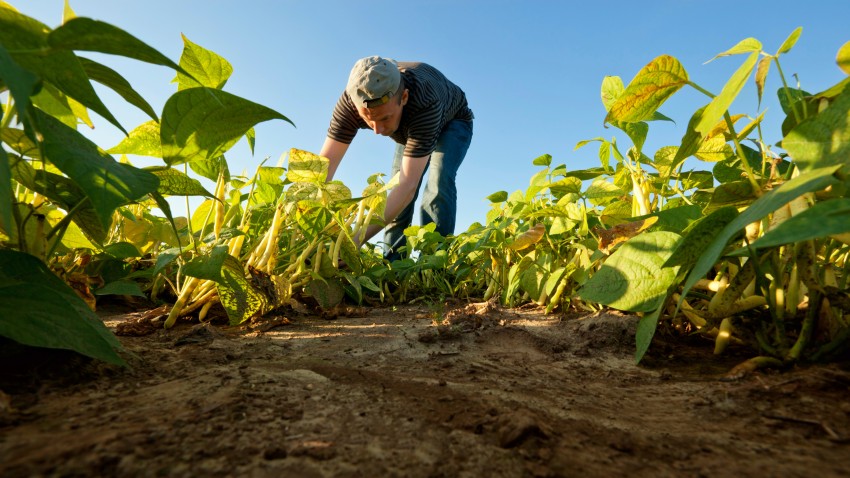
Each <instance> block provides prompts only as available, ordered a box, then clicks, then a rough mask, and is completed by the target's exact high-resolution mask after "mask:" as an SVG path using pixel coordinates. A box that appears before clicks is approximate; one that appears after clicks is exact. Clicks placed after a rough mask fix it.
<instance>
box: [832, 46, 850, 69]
mask: <svg viewBox="0 0 850 478" xmlns="http://www.w3.org/2000/svg"><path fill="white" fill-rule="evenodd" d="M835 62H836V63H837V64H838V68H841V71H843V72H844V74H845V75H850V41H848V42H847V43H845V44H843V45H841V48H839V49H838V54H837V55H836V56H835Z"/></svg>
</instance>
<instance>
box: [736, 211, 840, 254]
mask: <svg viewBox="0 0 850 478" xmlns="http://www.w3.org/2000/svg"><path fill="white" fill-rule="evenodd" d="M845 232H850V199H848V198H836V199H830V200H827V201H820V202H818V203H815V204H814V205H813V206H812V207H810V208H808V209H806V210H805V211H803V212H801V213H799V214H797V215H795V216H792V217H790V218H788V219H787V220H785V221H784V222H782V223H781V224H779V225H778V226H776V227H774V228H773V229H771V230H769V231H767V232H766V233H764V235H763V236H761V237H760V238H758V239H757V240H756V241H755V242H753V243H751V244H750V248H752V249H766V248H769V247H777V246H782V245H785V244H790V243H793V242H800V241H807V240H809V239H820V238H824V237H827V236H831V235H833V234H842V233H845ZM747 253H748V252H747V250H746V249H740V250H738V251H736V253H735V254H734V255H746V254H747Z"/></svg>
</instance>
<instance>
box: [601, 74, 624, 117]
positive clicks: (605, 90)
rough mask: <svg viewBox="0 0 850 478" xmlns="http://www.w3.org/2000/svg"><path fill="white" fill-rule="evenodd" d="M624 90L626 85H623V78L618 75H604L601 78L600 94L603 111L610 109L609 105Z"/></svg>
mask: <svg viewBox="0 0 850 478" xmlns="http://www.w3.org/2000/svg"><path fill="white" fill-rule="evenodd" d="M624 91H626V87H625V86H623V80H622V79H621V78H620V77H619V76H606V77H605V78H603V79H602V91H601V92H600V96H601V97H602V106H604V107H605V111H610V110H611V106H613V105H614V103H615V102H616V101H617V98H619V97H620V95H622V94H623V92H624Z"/></svg>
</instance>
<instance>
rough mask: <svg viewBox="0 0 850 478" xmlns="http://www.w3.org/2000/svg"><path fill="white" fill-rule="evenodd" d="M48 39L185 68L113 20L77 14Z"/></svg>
mask: <svg viewBox="0 0 850 478" xmlns="http://www.w3.org/2000/svg"><path fill="white" fill-rule="evenodd" d="M47 43H48V44H49V45H50V46H51V47H52V48H55V49H57V50H83V51H96V52H98V53H107V54H110V55H120V56H124V57H127V58H132V59H134V60H139V61H144V62H146V63H152V64H154V65H162V66H167V67H169V68H173V69H175V70H177V71H182V68H180V66H179V65H177V64H176V63H174V62H173V61H171V60H169V59H168V57H166V56H165V55H163V54H162V53H160V52H159V51H157V50H155V49H154V48H152V47H150V46H149V45H148V44H147V43H145V42H143V41H141V40H139V39H138V38H136V37H134V36H133V35H130V34H129V33H127V32H125V31H124V30H122V29H120V28H118V27H116V26H114V25H110V24H109V23H105V22H101V21H98V20H92V19H91V18H83V17H77V18H73V19H71V20H69V21H67V22H65V23H64V24H63V25H62V26H60V27H59V28H57V29H55V30H53V31H52V32H50V35H48V36H47Z"/></svg>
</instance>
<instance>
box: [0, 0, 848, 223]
mask: <svg viewBox="0 0 850 478" xmlns="http://www.w3.org/2000/svg"><path fill="white" fill-rule="evenodd" d="M9 3H11V4H12V5H14V6H15V7H17V8H18V9H19V10H20V11H22V12H23V13H24V14H27V15H30V16H32V17H35V18H36V19H38V20H40V21H42V22H43V23H45V24H47V25H48V26H50V27H56V26H58V25H59V24H60V22H61V18H62V8H63V5H64V2H63V0H17V1H16V0H9ZM71 7H72V8H73V9H74V10H75V11H76V13H77V15H78V16H86V17H91V18H95V19H98V20H103V21H106V22H109V23H112V24H114V25H116V26H118V27H120V28H122V29H124V30H126V31H128V32H129V33H131V34H133V35H135V36H136V37H138V38H140V39H141V40H143V41H145V42H146V43H148V44H149V45H151V46H153V47H154V48H156V49H158V50H159V51H160V52H162V53H164V54H165V55H167V56H168V57H170V58H172V59H173V60H175V61H177V60H178V59H179V57H180V53H181V51H182V49H183V42H182V40H181V38H180V34H181V33H182V34H184V35H186V37H188V38H189V39H190V40H191V41H193V42H195V43H197V44H199V45H201V46H203V47H205V48H208V49H210V50H212V51H215V52H216V53H218V54H220V55H222V56H223V57H225V58H226V59H228V60H229V61H230V62H231V63H232V65H233V68H234V73H233V76H232V77H231V79H230V80H229V82H228V83H227V86H226V87H225V89H226V90H227V91H229V92H231V93H233V94H236V95H239V96H243V97H245V98H247V99H249V100H252V101H254V102H257V103H260V104H263V105H266V106H268V107H271V108H273V109H275V110H277V111H279V112H281V113H283V114H284V115H286V116H287V117H289V118H290V119H291V120H292V121H293V122H294V123H295V125H296V127H295V128H293V127H292V126H291V125H289V124H288V123H285V122H282V121H272V122H267V123H263V124H261V125H259V126H258V127H257V143H256V151H255V154H254V155H253V156H252V155H251V153H250V150H249V149H248V148H247V146H246V145H244V144H237V145H236V146H235V147H234V148H233V149H231V150H230V151H229V152H228V153H227V154H226V156H227V158H228V162H229V164H230V167H231V170H233V171H234V172H241V171H243V170H244V171H250V172H253V170H254V169H255V168H256V166H257V165H258V164H259V162H260V161H262V160H263V159H264V158H265V157H270V158H271V159H270V161H269V163H270V164H275V163H277V161H278V158H280V156H281V154H284V153H286V152H287V151H288V150H289V149H290V148H293V147H294V148H300V149H305V150H309V151H314V152H318V150H319V148H320V147H321V144H322V141H323V140H324V138H325V133H326V131H327V127H328V122H329V119H330V114H331V111H332V109H333V106H334V104H335V103H336V101H337V99H338V97H339V95H340V93H341V92H342V90H343V88H344V87H345V83H346V80H347V78H348V73H349V71H350V69H351V66H352V65H353V63H354V62H355V61H356V60H357V59H359V58H362V57H365V56H370V55H381V56H385V57H389V58H394V59H396V60H400V61H423V62H426V63H430V64H432V65H434V66H436V67H437V68H439V69H441V70H442V71H443V72H444V73H445V74H446V75H447V76H448V77H449V78H450V79H451V80H452V81H454V82H455V83H457V84H458V85H459V86H461V88H463V89H464V91H465V92H466V94H467V97H468V99H469V102H470V106H471V108H472V110H473V111H474V113H475V116H476V120H475V132H474V136H473V140H472V146H471V147H470V149H469V152H468V154H467V157H466V160H465V162H464V164H463V165H462V166H461V169H460V172H459V177H458V189H459V192H458V196H459V197H458V202H459V211H458V221H457V224H458V225H457V231H456V232H461V231H462V230H464V229H465V228H466V227H467V226H468V225H470V224H471V223H473V222H474V221H481V222H484V220H485V214H486V212H487V211H488V210H489V207H490V206H489V203H488V201H487V200H486V199H485V198H486V196H488V195H489V194H491V193H493V192H496V191H499V190H505V191H508V192H511V191H514V190H517V189H525V188H526V187H527V186H528V180H529V179H530V178H531V176H532V175H533V174H534V173H535V172H536V171H537V170H538V168H537V167H536V166H533V165H532V164H531V162H532V160H533V159H534V158H536V157H537V156H539V155H541V154H545V153H548V154H551V155H552V156H553V162H554V164H561V163H564V164H566V166H567V168H568V169H570V170H577V169H585V168H590V167H594V166H597V165H598V164H599V162H598V159H597V148H596V147H595V146H593V145H591V146H588V147H585V148H582V149H580V150H578V151H574V147H575V145H576V143H578V142H579V141H581V140H584V139H590V138H595V137H599V136H603V137H606V138H609V139H610V138H611V137H613V136H617V137H618V142H620V143H621V144H623V145H624V147H623V152H625V149H627V148H628V141H627V140H626V139H625V138H623V137H622V135H621V134H619V133H618V131H617V130H615V129H613V128H607V129H606V128H605V127H604V126H603V123H602V121H603V118H604V116H605V111H604V108H603V107H602V104H601V102H600V99H599V89H600V84H601V82H602V79H603V77H604V76H606V75H616V76H620V77H621V78H622V79H623V81H624V83H628V82H629V80H631V78H632V77H633V76H634V75H635V73H637V72H638V70H640V68H641V67H643V66H644V65H645V64H646V63H648V62H649V61H651V60H652V59H653V58H655V57H657V56H659V55H662V54H668V55H672V56H674V57H676V58H678V59H679V60H680V61H681V63H682V64H683V65H684V67H685V69H686V70H687V71H688V74H689V76H690V78H691V80H692V81H694V82H696V83H697V84H699V85H700V86H702V87H703V88H705V89H707V90H709V91H712V92H714V93H718V92H719V91H720V90H721V88H722V86H723V84H724V83H725V82H726V80H727V79H728V78H729V76H730V75H731V74H732V72H734V71H735V69H736V68H737V67H738V66H739V65H740V63H741V62H742V61H743V58H744V57H742V56H734V57H727V58H720V59H718V60H715V61H713V62H711V63H708V64H705V62H706V61H708V60H709V59H711V58H712V57H713V56H714V55H716V54H717V53H719V52H722V51H724V50H726V49H728V48H730V47H732V46H733V45H735V44H736V43H737V42H738V41H740V40H742V39H744V38H747V37H755V38H757V39H758V40H760V41H761V42H762V43H763V45H764V50H765V51H767V52H769V53H773V52H775V51H776V50H777V48H778V47H779V45H780V44H781V43H782V41H783V40H784V39H785V38H786V37H787V36H788V35H789V34H790V33H791V32H792V31H793V30H794V29H795V28H796V27H798V26H801V27H803V32H802V36H801V37H800V39H799V41H798V43H797V45H796V46H795V47H794V49H793V50H792V51H791V52H790V53H789V54H787V55H786V56H784V57H783V58H782V65H783V70H784V73H785V75H786V77H787V78H788V80H789V81H791V82H794V81H796V80H795V79H794V78H793V76H792V75H795V74H797V75H798V77H799V81H800V82H801V85H802V87H803V88H804V89H806V90H808V91H811V92H816V91H820V90H823V89H825V88H827V87H829V86H831V85H833V84H834V83H836V82H838V81H839V80H841V79H842V78H844V74H843V73H842V72H841V71H840V70H839V69H838V67H837V66H836V64H835V55H836V52H837V51H838V49H839V47H840V46H841V45H843V44H844V43H845V42H847V41H848V40H850V28H848V23H847V19H848V18H850V2H847V1H846V0H834V1H814V2H799V1H786V0H771V1H756V0H749V1H740V0H735V1H727V0H714V1H695V0H659V1H651V0H646V1H644V2H635V1H614V0H611V1H596V2H573V1H530V0H529V1H522V2H521V1H508V0H430V1H423V0H408V1H406V2H399V1H384V0H373V1H371V2H352V1H342V0H338V1H321V0H309V1H308V0H303V1H302V0H299V1H294V0H290V1H283V0H276V1H272V0H242V1H241V2H232V1H221V0H169V1H165V0H145V1H135V2H129V1H115V0H76V1H71ZM98 59H99V60H100V61H103V62H105V63H107V64H109V65H110V66H112V67H113V68H115V69H116V70H118V71H119V72H120V73H122V74H123V75H124V77H125V78H127V79H128V80H129V81H130V83H131V84H132V85H133V86H134V87H135V88H136V90H137V91H139V92H140V93H141V94H142V96H144V97H145V98H146V99H147V100H148V101H149V102H150V103H151V105H152V106H153V107H154V109H155V110H158V111H161V109H162V106H163V105H164V104H165V101H166V100H167V98H168V97H169V96H170V95H171V94H172V93H173V92H174V91H175V90H176V87H175V85H173V84H171V83H170V81H171V79H172V78H173V77H174V73H173V71H171V70H169V69H167V68H163V67H156V66H152V65H147V64H142V63H137V62H133V61H129V60H123V59H120V58H114V57H110V58H105V57H103V58H98ZM771 73H772V74H771V76H770V77H769V78H768V82H767V86H766V93H765V100H764V101H763V102H762V106H761V109H759V108H758V106H757V104H756V100H755V98H756V94H755V87H754V85H753V84H752V82H750V83H749V84H748V85H747V87H746V89H745V90H744V92H743V93H742V94H741V96H740V99H739V100H738V101H736V102H735V103H734V104H733V106H732V112H733V113H747V114H749V115H751V116H756V115H757V114H758V113H760V112H761V111H763V110H765V109H767V113H766V120H765V123H764V125H765V126H764V131H765V139H766V140H767V141H768V142H770V143H775V142H777V141H779V140H780V139H781V137H780V132H779V125H780V124H781V121H782V119H783V118H784V115H783V114H782V111H781V109H780V107H779V105H778V102H777V101H776V95H775V92H776V90H777V88H778V87H779V86H780V82H779V77H778V75H776V70H775V68H774V69H772V72H771ZM102 98H103V99H104V101H105V102H106V103H107V105H108V107H109V108H110V110H111V111H112V112H113V113H114V114H115V116H116V117H117V118H118V120H119V121H120V122H121V123H122V124H123V125H124V126H125V128H127V129H128V130H129V129H131V128H133V127H135V126H137V125H138V124H140V123H143V122H145V121H146V120H147V117H146V116H144V115H143V114H142V113H141V112H139V111H137V110H135V109H134V108H133V107H131V106H129V105H127V104H126V103H124V102H123V100H121V99H120V98H119V97H117V96H116V95H114V94H112V93H111V92H108V91H105V92H103V93H102ZM707 102H708V99H707V98H706V97H705V96H704V95H702V94H700V93H697V92H696V91H694V90H693V89H691V88H688V87H686V88H684V89H683V90H681V91H679V92H678V93H677V94H676V95H674V96H673V97H672V98H671V99H670V100H668V102H667V103H665V104H664V105H663V106H662V108H661V110H660V111H661V112H662V113H664V114H665V115H667V116H668V117H670V118H672V119H673V120H675V122H676V123H675V124H673V123H669V122H655V123H651V126H650V131H649V137H648V140H647V143H646V146H645V147H644V152H645V153H647V154H649V155H650V156H651V155H652V153H653V152H654V151H655V150H656V149H658V148H659V147H661V146H666V145H678V144H679V142H680V140H681V137H682V134H683V133H684V128H685V126H686V125H687V122H688V119H689V118H690V116H691V114H692V113H693V111H694V110H696V109H697V108H699V107H700V106H702V105H704V104H706V103H707ZM95 121H96V129H95V130H94V131H87V132H86V134H87V135H88V136H89V137H91V138H92V139H93V140H95V141H96V142H97V143H98V144H99V145H100V146H102V147H110V146H113V145H115V144H117V143H118V142H119V141H120V140H121V138H122V133H121V132H120V131H118V130H117V129H116V128H114V127H113V126H112V125H110V124H109V123H108V122H106V121H104V120H102V119H100V118H96V119H95ZM82 128H83V129H87V128H86V127H85V126H83V127H82ZM392 152H393V145H392V143H391V140H389V139H388V138H383V137H377V136H376V135H375V134H374V133H372V132H370V131H368V130H361V131H360V133H358V136H357V137H356V138H355V140H354V143H353V144H352V146H351V148H350V149H349V151H348V154H347V155H346V158H345V159H344V161H343V163H342V165H341V166H340V169H339V171H338V173H337V177H336V178H337V179H341V180H343V181H344V182H345V183H346V184H347V185H348V186H349V187H351V189H352V190H353V191H354V192H355V193H357V192H359V191H360V190H361V189H362V188H363V186H365V181H366V178H367V177H368V176H369V175H371V174H373V173H376V172H385V173H389V169H390V163H391V158H392ZM134 161H136V162H137V163H138V164H147V163H144V162H143V161H141V160H134ZM694 167H701V168H704V169H710V167H711V164H706V165H701V164H696V165H694ZM181 210H182V209H178V210H176V211H175V213H176V214H181V213H180V211H181ZM414 220H415V221H418V214H417V216H416V217H415V218H414Z"/></svg>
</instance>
